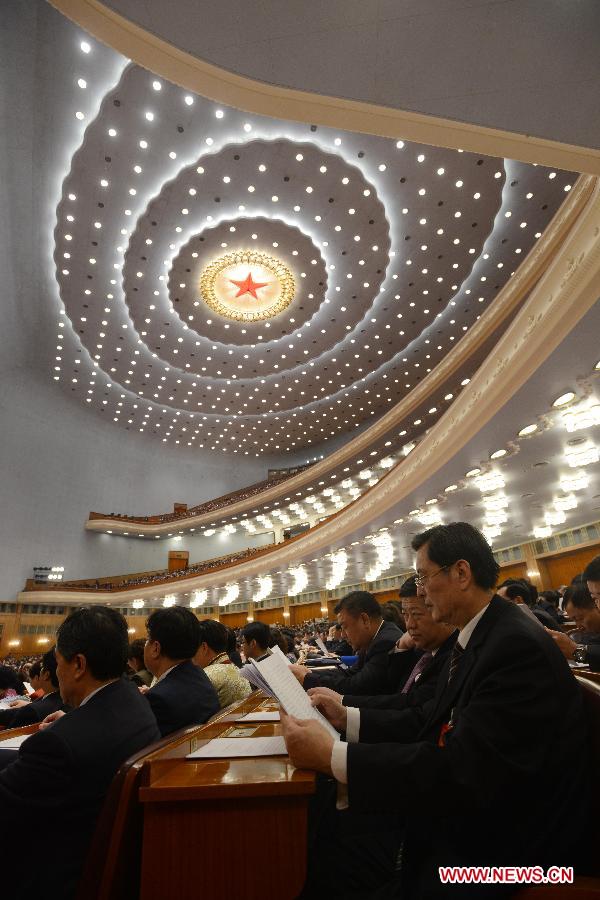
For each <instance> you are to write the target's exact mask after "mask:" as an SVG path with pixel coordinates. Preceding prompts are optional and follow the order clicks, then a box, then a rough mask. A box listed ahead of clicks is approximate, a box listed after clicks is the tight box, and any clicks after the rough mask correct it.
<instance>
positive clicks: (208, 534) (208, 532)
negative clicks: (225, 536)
mask: <svg viewBox="0 0 600 900" xmlns="http://www.w3.org/2000/svg"><path fill="white" fill-rule="evenodd" d="M214 533H215V529H214V528H207V529H206V531H205V532H204V537H212V536H213V534H214Z"/></svg>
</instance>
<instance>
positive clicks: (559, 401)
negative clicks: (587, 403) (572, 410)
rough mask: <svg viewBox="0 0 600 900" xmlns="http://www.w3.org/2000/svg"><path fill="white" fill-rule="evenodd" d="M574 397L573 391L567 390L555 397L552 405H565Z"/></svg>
mask: <svg viewBox="0 0 600 900" xmlns="http://www.w3.org/2000/svg"><path fill="white" fill-rule="evenodd" d="M574 399H575V394H574V393H573V391H567V393H566V394H561V395H560V397H557V398H556V400H555V401H554V403H553V404H552V406H566V405H567V403H570V402H571V400H574Z"/></svg>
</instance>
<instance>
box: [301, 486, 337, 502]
mask: <svg viewBox="0 0 600 900" xmlns="http://www.w3.org/2000/svg"><path fill="white" fill-rule="evenodd" d="M323 496H324V497H331V496H333V488H325V490H324V491H323ZM309 501H310V497H307V498H306V502H307V503H308V502H309Z"/></svg>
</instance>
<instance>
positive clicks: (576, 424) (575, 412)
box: [562, 404, 600, 433]
mask: <svg viewBox="0 0 600 900" xmlns="http://www.w3.org/2000/svg"><path fill="white" fill-rule="evenodd" d="M562 418H563V423H564V426H565V428H566V429H567V431H568V432H570V433H571V432H573V431H581V429H583V428H592V427H593V426H594V425H600V404H595V405H593V406H587V407H579V408H578V409H572V410H571V411H570V412H566V413H563V417H562Z"/></svg>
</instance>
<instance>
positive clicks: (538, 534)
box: [533, 525, 552, 540]
mask: <svg viewBox="0 0 600 900" xmlns="http://www.w3.org/2000/svg"><path fill="white" fill-rule="evenodd" d="M551 535H552V528H551V527H550V525H538V526H537V528H534V529H533V536H534V538H536V539H537V540H543V539H544V538H549V537H550V536H551Z"/></svg>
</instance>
